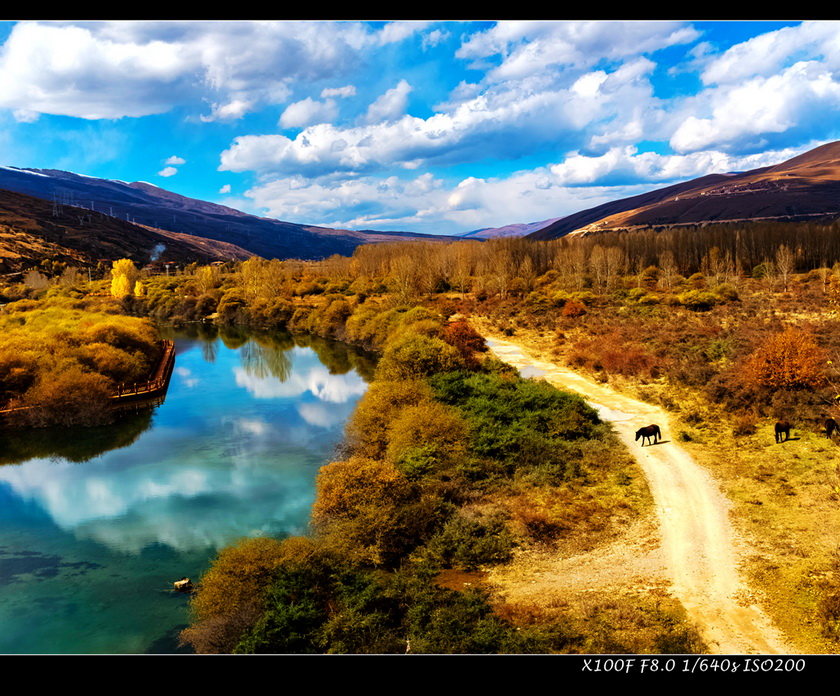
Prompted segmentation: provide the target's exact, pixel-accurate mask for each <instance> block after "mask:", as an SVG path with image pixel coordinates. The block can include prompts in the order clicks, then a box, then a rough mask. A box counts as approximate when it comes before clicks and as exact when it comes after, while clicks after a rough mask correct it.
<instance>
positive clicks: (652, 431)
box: [636, 423, 662, 447]
mask: <svg viewBox="0 0 840 696" xmlns="http://www.w3.org/2000/svg"><path fill="white" fill-rule="evenodd" d="M661 437H662V432H661V431H660V430H659V426H658V425H656V424H655V423H654V424H653V425H646V426H645V427H644V428H639V429H638V430H637V431H636V441H637V442H638V440H639V438H642V447H644V446H645V440H647V441H648V444H650V441H651V439H653V444H656V443H657V442H659V439H660V438H661Z"/></svg>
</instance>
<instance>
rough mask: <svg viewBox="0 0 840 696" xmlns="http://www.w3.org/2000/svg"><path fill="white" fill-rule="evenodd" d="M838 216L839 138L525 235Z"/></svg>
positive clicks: (613, 204) (595, 210)
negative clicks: (781, 158) (778, 161)
mask: <svg viewBox="0 0 840 696" xmlns="http://www.w3.org/2000/svg"><path fill="white" fill-rule="evenodd" d="M837 216H840V142H833V143H828V144H825V145H821V146H820V147H817V148H814V149H813V150H810V151H808V152H806V153H803V154H802V155H799V156H797V157H794V158H793V159H790V160H788V161H786V162H782V163H781V164H778V165H775V166H771V167H762V168H759V169H753V170H750V171H747V172H739V173H728V174H710V175H707V176H703V177H700V178H698V179H693V180H691V181H687V182H684V183H681V184H675V185H673V186H668V187H665V188H662V189H657V190H655V191H650V192H648V193H643V194H641V195H638V196H633V197H630V198H624V199H621V200H617V201H611V202H609V203H605V204H603V205H599V206H596V207H595V208H590V209H588V210H583V211H580V212H578V213H575V214H573V215H568V216H566V217H564V218H561V219H560V220H558V221H556V222H555V223H553V224H551V225H548V226H547V227H544V228H543V229H540V230H537V231H536V232H533V233H531V234H530V235H528V238H529V239H535V240H549V239H557V238H559V237H563V236H566V235H569V234H591V233H595V232H606V231H610V230H618V229H638V228H650V227H658V226H663V227H664V226H675V225H697V224H703V223H714V222H717V223H721V222H728V221H743V220H786V219H788V220H789V219H808V218H820V217H827V218H829V217H837Z"/></svg>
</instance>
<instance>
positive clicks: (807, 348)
mask: <svg viewBox="0 0 840 696" xmlns="http://www.w3.org/2000/svg"><path fill="white" fill-rule="evenodd" d="M826 364H827V363H826V352H825V350H824V349H823V348H821V347H820V346H819V345H817V343H816V341H815V340H814V338H813V337H812V336H811V335H810V334H808V333H806V332H805V331H802V330H800V329H796V328H788V329H785V330H784V331H782V332H781V333H778V334H776V335H775V336H771V337H770V338H769V339H768V340H766V341H765V342H764V343H763V344H762V345H761V346H760V347H759V348H758V349H757V350H755V351H754V352H753V353H751V354H750V355H749V356H748V357H747V359H746V363H745V365H744V376H745V378H746V379H747V380H748V381H749V382H752V383H754V384H756V385H759V386H762V387H770V388H774V389H814V388H817V387H820V386H822V385H823V384H824V383H825V379H826V377H825V366H826Z"/></svg>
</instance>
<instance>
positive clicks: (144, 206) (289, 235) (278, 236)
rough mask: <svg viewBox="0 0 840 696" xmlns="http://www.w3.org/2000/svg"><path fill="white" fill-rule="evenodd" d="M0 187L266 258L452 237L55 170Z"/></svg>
mask: <svg viewBox="0 0 840 696" xmlns="http://www.w3.org/2000/svg"><path fill="white" fill-rule="evenodd" d="M0 189H5V190H8V191H14V192H17V193H22V194H25V195H28V196H34V197H36V198H41V199H43V200H45V201H48V202H50V203H51V204H52V206H53V208H63V207H64V206H70V207H74V208H75V207H80V208H84V209H87V210H90V211H91V212H94V211H95V212H97V213H99V214H102V215H107V216H110V217H113V218H116V219H120V220H123V221H126V222H133V223H136V224H139V225H143V226H146V227H150V228H155V229H158V230H162V231H168V232H173V233H181V234H186V235H191V236H193V237H197V238H204V239H207V240H214V241H216V242H224V243H227V244H231V245H233V246H235V247H238V248H240V249H244V250H245V251H246V252H247V253H248V254H252V255H257V256H263V257H266V258H280V259H285V258H298V259H319V258H326V257H327V256H331V255H332V254H343V255H350V254H352V253H353V250H354V249H355V248H356V247H357V246H359V245H360V244H373V243H377V242H388V241H397V240H405V239H426V240H436V241H443V240H453V239H455V238H454V237H441V236H438V235H425V234H415V233H412V232H376V231H372V230H362V231H357V230H341V229H332V228H327V227H319V226H316V225H301V224H296V223H292V222H284V221H281V220H275V219H272V218H264V217H258V216H255V215H250V214H248V213H244V212H242V211H239V210H235V209H234V208H229V207H227V206H223V205H219V204H216V203H210V202H208V201H202V200H198V199H195V198H189V197H187V196H181V195H180V194H177V193H173V192H172V191H167V190H166V189H162V188H160V187H158V186H154V185H153V184H149V183H146V182H133V183H126V182H124V181H117V180H113V179H98V178H96V177H90V176H85V175H81V174H74V173H73V172H66V171H61V170H56V169H22V168H17V167H0Z"/></svg>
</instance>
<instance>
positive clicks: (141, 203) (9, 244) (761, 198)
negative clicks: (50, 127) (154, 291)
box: [0, 142, 840, 273]
mask: <svg viewBox="0 0 840 696" xmlns="http://www.w3.org/2000/svg"><path fill="white" fill-rule="evenodd" d="M838 216H840V142H834V143H828V144H826V145H822V146H820V147H817V148H815V149H813V150H810V151H809V152H806V153H804V154H802V155H799V156H798V157H794V158H793V159H790V160H788V161H786V162H783V163H781V164H778V165H775V166H772V167H763V168H760V169H754V170H751V171H746V172H734V173H733V172H730V173H721V174H710V175H707V176H703V177H700V178H698V179H693V180H691V181H687V182H683V183H680V184H675V185H672V186H667V187H664V188H660V189H656V190H654V191H650V192H648V193H644V194H641V195H638V196H633V197H630V198H624V199H620V200H616V201H611V202H609V203H605V204H603V205H600V206H596V207H594V208H590V209H588V210H583V211H580V212H577V213H574V214H572V215H567V216H565V217H560V218H553V219H549V220H543V221H541V222H532V223H517V224H510V225H505V226H502V227H496V228H484V229H480V230H474V231H472V232H468V233H465V234H462V235H460V236H440V235H426V234H417V233H411V232H398V231H394V232H378V231H373V230H342V229H333V228H328V227H319V226H315V225H304V224H297V223H292V222H284V221H281V220H275V219H272V218H265V217H258V216H255V215H249V214H247V213H244V212H241V211H239V210H235V209H233V208H229V207H226V206H223V205H218V204H216V203H210V202H207V201H201V200H197V199H194V198H188V197H186V196H181V195H179V194H177V193H173V192H171V191H166V190H165V189H162V188H159V187H157V186H153V185H152V184H148V183H144V182H134V183H126V182H124V181H116V180H109V179H97V178H94V177H89V176H83V175H80V174H74V173H71V172H65V171H60V170H54V169H21V168H16V167H0V272H5V273H8V272H13V271H20V270H22V269H24V268H26V267H29V266H31V265H35V264H37V262H38V261H39V260H40V259H42V258H44V257H49V258H53V259H55V260H63V261H67V262H68V263H76V264H80V265H83V264H90V263H95V262H96V261H98V260H114V259H117V258H122V257H127V258H132V259H133V260H135V261H136V262H138V263H143V264H145V263H146V262H148V261H150V260H156V259H160V260H165V261H172V262H176V263H189V262H190V261H199V262H202V263H206V262H208V261H212V260H219V259H243V258H248V257H249V256H252V255H258V256H263V257H266V258H281V259H283V258H298V259H319V258H325V257H327V256H330V255H332V254H341V255H350V254H352V252H353V250H354V249H355V248H356V247H357V246H359V245H360V244H373V243H381V242H394V241H405V240H427V241H441V242H445V241H454V240H458V239H475V240H486V239H492V238H497V237H508V236H519V237H527V238H528V239H534V240H550V239H557V238H559V237H563V236H566V235H587V234H595V233H598V232H606V231H612V230H633V229H644V228H657V227H666V226H667V227H673V226H678V225H702V224H709V223H716V222H717V223H720V222H732V221H745V220H802V219H815V220H819V219H832V220H833V219H837V218H838Z"/></svg>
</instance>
